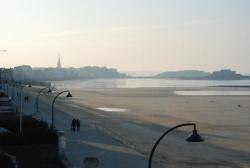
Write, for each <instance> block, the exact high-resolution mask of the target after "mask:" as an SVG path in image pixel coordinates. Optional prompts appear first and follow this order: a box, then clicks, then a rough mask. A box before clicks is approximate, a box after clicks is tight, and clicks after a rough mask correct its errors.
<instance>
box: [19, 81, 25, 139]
mask: <svg viewBox="0 0 250 168" xmlns="http://www.w3.org/2000/svg"><path fill="white" fill-rule="evenodd" d="M24 88H25V86H22V85H21V90H20V114H19V124H20V125H19V132H20V134H21V133H22V131H23V123H22V122H23V114H22V113H23V99H22V97H23V96H22V95H23V94H22V92H23V89H24Z"/></svg>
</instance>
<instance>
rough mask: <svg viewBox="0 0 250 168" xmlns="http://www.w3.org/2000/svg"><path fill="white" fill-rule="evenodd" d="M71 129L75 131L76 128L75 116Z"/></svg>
mask: <svg viewBox="0 0 250 168" xmlns="http://www.w3.org/2000/svg"><path fill="white" fill-rule="evenodd" d="M71 130H72V131H75V130H76V119H75V118H74V119H73V120H72V122H71Z"/></svg>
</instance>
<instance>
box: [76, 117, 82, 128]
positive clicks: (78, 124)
mask: <svg viewBox="0 0 250 168" xmlns="http://www.w3.org/2000/svg"><path fill="white" fill-rule="evenodd" d="M80 126H81V123H80V120H79V119H77V120H76V129H77V131H80Z"/></svg>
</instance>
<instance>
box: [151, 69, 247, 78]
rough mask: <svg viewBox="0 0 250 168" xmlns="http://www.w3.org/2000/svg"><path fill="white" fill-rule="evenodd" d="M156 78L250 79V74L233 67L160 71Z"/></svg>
mask: <svg viewBox="0 0 250 168" xmlns="http://www.w3.org/2000/svg"><path fill="white" fill-rule="evenodd" d="M154 77H155V78H168V79H190V80H244V79H245V80H249V79H250V76H245V75H241V74H238V73H237V72H236V71H232V70H231V69H222V70H220V71H215V72H212V73H209V72H204V71H198V70H186V71H168V72H163V73H160V74H158V75H156V76H154Z"/></svg>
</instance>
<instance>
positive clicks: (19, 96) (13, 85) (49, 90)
mask: <svg viewBox="0 0 250 168" xmlns="http://www.w3.org/2000/svg"><path fill="white" fill-rule="evenodd" d="M10 85H11V86H12V91H11V92H12V93H11V100H12V101H13V103H14V102H15V104H16V105H17V106H19V108H20V110H19V133H20V134H21V133H22V113H23V100H22V99H23V89H24V88H25V87H26V85H22V84H21V83H18V82H12V83H11V84H10ZM15 86H19V87H20V89H19V91H17V92H16V96H17V98H18V99H17V100H16V99H15V98H14V97H15V96H14V87H15ZM27 86H28V87H32V85H31V84H28V85H27ZM45 90H48V91H47V93H52V90H51V88H50V87H44V88H42V89H40V90H39V91H38V94H37V95H36V103H35V109H36V114H38V111H39V109H38V108H39V107H38V105H39V103H38V102H39V96H40V95H41V93H43V92H44V91H45ZM3 91H4V92H5V93H6V94H7V96H8V97H9V84H8V83H7V85H6V86H5V87H4V88H3ZM63 93H67V96H66V97H72V94H71V93H70V91H69V90H65V91H62V92H60V93H58V94H57V95H56V96H55V97H54V98H53V101H52V105H51V129H52V130H54V129H55V126H54V105H55V102H56V100H57V98H58V97H59V96H60V95H61V94H63ZM17 102H18V103H17ZM18 104H19V105H18Z"/></svg>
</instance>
